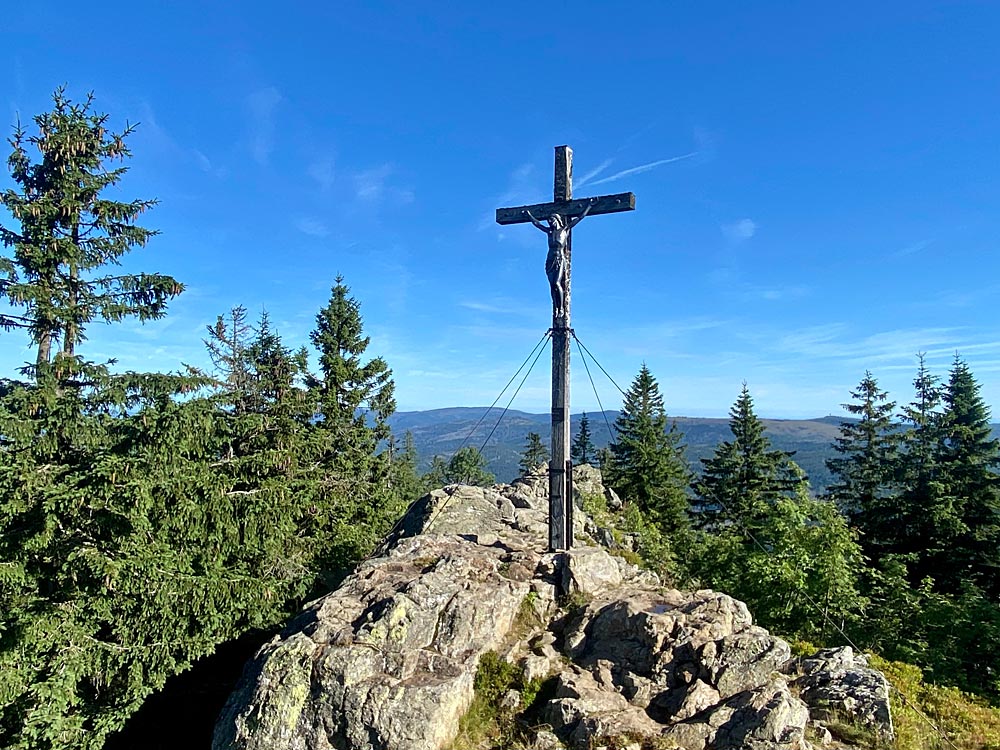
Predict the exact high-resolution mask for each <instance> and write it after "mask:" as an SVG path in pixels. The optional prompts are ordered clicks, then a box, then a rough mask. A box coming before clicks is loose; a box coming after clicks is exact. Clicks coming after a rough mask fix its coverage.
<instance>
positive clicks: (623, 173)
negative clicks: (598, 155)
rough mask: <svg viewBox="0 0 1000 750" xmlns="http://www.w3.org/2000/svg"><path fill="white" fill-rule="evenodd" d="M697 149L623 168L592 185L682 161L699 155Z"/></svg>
mask: <svg viewBox="0 0 1000 750" xmlns="http://www.w3.org/2000/svg"><path fill="white" fill-rule="evenodd" d="M697 155H698V152H697V151H692V152H691V153H690V154H682V155H681V156H671V157H670V158H669V159H660V160H658V161H651V162H650V163H649V164H642V165H640V166H638V167H631V168H630V169H623V170H622V171H621V172H616V173H615V174H613V175H610V176H609V177H603V178H601V179H600V180H595V181H594V182H591V183H590V185H592V186H593V185H602V184H604V183H605V182H612V181H613V180H618V179H621V178H622V177H627V176H628V175H630V174H639V173H640V172H648V171H649V170H650V169H653V168H655V167H659V166H661V165H663V164H670V163H671V162H675V161H681V160H682V159H690V158H691V157H692V156H697Z"/></svg>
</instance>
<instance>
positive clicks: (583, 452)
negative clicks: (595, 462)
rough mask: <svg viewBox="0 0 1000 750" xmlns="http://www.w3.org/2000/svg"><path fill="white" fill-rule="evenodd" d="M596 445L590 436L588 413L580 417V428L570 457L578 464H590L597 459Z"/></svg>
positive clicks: (571, 448) (574, 439)
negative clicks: (595, 454)
mask: <svg viewBox="0 0 1000 750" xmlns="http://www.w3.org/2000/svg"><path fill="white" fill-rule="evenodd" d="M594 453H595V449H594V443H593V441H592V440H591V435H590V420H589V419H587V412H584V413H583V414H581V415H580V427H579V429H578V430H577V433H576V437H575V438H573V444H572V445H571V446H570V449H569V455H570V457H571V458H572V459H573V461H575V462H576V463H578V464H586V463H590V461H591V460H592V459H593V458H594V457H595V456H594Z"/></svg>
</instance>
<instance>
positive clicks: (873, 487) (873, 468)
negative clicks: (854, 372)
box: [826, 371, 899, 550]
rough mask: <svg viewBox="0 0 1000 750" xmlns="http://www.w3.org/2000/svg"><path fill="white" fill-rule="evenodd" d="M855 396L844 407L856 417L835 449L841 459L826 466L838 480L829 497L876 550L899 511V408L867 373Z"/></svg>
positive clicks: (847, 423)
mask: <svg viewBox="0 0 1000 750" xmlns="http://www.w3.org/2000/svg"><path fill="white" fill-rule="evenodd" d="M851 395H852V396H853V397H854V401H853V402H852V403H848V404H842V406H843V407H844V409H846V410H847V412H848V414H851V415H853V416H854V417H855V419H852V420H850V421H844V422H841V424H840V436H839V437H838V438H837V439H836V441H835V442H834V445H833V447H834V450H836V451H837V453H838V454H839V455H838V456H837V457H835V458H831V459H828V460H827V462H826V465H827V467H828V468H829V469H830V473H831V474H832V475H833V477H834V482H833V483H832V484H831V485H830V487H829V489H828V490H827V493H828V496H829V498H830V499H831V500H833V501H834V502H835V503H837V505H838V507H839V508H840V509H841V511H842V512H844V513H846V514H847V515H848V517H849V518H850V519H851V520H852V521H853V522H854V523H855V524H857V525H858V526H859V528H860V529H861V530H862V531H863V532H864V534H865V538H864V539H863V540H862V541H863V543H864V544H865V546H866V548H868V549H871V550H875V549H878V548H879V547H880V546H881V544H882V542H880V540H879V533H880V531H881V530H882V529H884V528H885V527H886V524H888V523H892V522H893V519H894V517H895V514H896V512H897V508H896V506H897V504H898V498H897V495H898V491H899V487H898V483H897V482H896V473H897V469H898V464H899V432H898V431H897V430H896V429H895V423H894V421H893V414H894V412H895V408H896V404H895V402H893V401H890V400H889V394H887V393H886V392H885V391H883V390H882V389H881V388H879V387H878V381H877V380H876V379H875V378H874V377H872V374H871V373H870V372H867V371H866V372H865V375H864V377H863V378H862V379H861V382H860V384H859V385H858V387H857V388H856V389H855V390H854V391H852V393H851Z"/></svg>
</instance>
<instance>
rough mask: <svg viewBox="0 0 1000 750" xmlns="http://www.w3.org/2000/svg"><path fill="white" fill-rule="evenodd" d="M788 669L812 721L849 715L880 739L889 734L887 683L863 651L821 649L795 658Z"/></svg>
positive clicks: (891, 731)
mask: <svg viewBox="0 0 1000 750" xmlns="http://www.w3.org/2000/svg"><path fill="white" fill-rule="evenodd" d="M790 671H791V674H792V676H793V677H795V676H796V675H797V677H795V679H794V680H793V681H792V683H791V684H792V685H793V686H794V687H795V688H796V689H797V690H798V691H799V694H800V695H801V697H802V699H803V700H804V701H805V702H806V704H807V705H808V706H809V709H810V714H811V715H812V718H813V720H814V721H818V722H823V721H827V720H831V719H832V720H839V719H841V718H842V717H849V719H850V720H851V722H852V723H854V724H858V725H860V726H862V727H866V728H868V729H871V730H872V731H874V732H875V733H876V734H878V735H881V736H882V737H883V738H886V737H892V736H893V729H892V715H891V714H890V712H889V682H888V680H886V679H885V675H884V674H882V673H881V672H879V671H878V670H875V669H872V668H871V667H869V666H868V657H866V656H865V655H864V654H856V653H855V652H854V649H852V648H851V647H850V646H843V647H841V648H827V649H822V650H821V651H817V652H816V653H815V654H813V655H812V656H808V657H803V658H801V659H798V660H797V661H796V662H795V663H794V665H793V668H792V670H790Z"/></svg>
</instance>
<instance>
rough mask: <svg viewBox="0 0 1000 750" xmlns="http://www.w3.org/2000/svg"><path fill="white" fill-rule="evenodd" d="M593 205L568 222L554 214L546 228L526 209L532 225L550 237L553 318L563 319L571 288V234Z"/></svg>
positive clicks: (548, 262) (548, 260)
mask: <svg viewBox="0 0 1000 750" xmlns="http://www.w3.org/2000/svg"><path fill="white" fill-rule="evenodd" d="M591 206H592V204H587V207H586V208H585V209H584V210H583V213H582V214H580V215H579V216H575V217H573V218H571V219H570V220H569V221H568V222H567V221H564V220H563V217H562V216H561V215H560V214H552V215H551V216H549V218H548V222H549V225H548V226H545V225H544V224H542V222H540V221H539V220H538V219H536V218H535V217H534V216H533V215H532V213H531V210H530V209H525V211H526V212H527V214H528V218H529V219H531V223H532V224H534V225H535V226H536V227H538V228H539V229H541V230H542V231H543V232H545V234H547V235H548V236H549V254H548V255H547V256H546V257H545V275H546V276H547V277H548V279H549V288H550V290H551V292H552V317H553V318H560V317H562V315H563V313H564V311H565V308H566V289H567V288H568V286H569V233H570V232H571V231H572V230H573V227H575V226H576V225H577V224H579V223H580V222H581V221H583V218H584V217H585V216H586V215H587V214H588V213H590V209H591Z"/></svg>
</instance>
